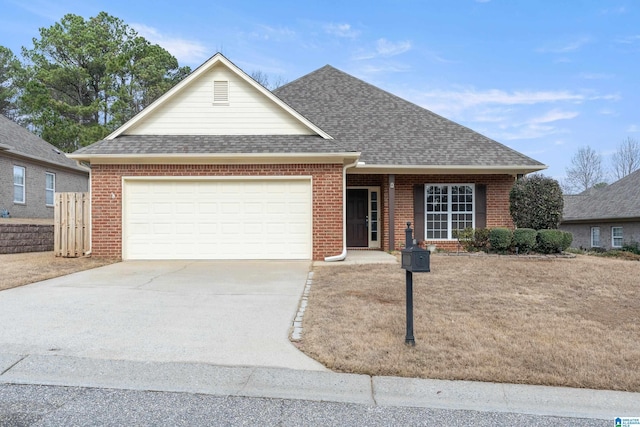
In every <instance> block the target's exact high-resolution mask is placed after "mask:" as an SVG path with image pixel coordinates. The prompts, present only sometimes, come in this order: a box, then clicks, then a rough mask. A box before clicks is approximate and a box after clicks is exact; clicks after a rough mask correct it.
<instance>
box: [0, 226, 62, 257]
mask: <svg viewBox="0 0 640 427" xmlns="http://www.w3.org/2000/svg"><path fill="white" fill-rule="evenodd" d="M52 250H53V225H41V224H0V254H17V253H22V252H46V251H52Z"/></svg>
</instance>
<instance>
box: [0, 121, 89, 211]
mask: <svg viewBox="0 0 640 427" xmlns="http://www.w3.org/2000/svg"><path fill="white" fill-rule="evenodd" d="M88 187H89V170H88V169H87V168H83V167H80V166H78V164H77V162H75V161H74V160H71V159H68V158H67V157H66V155H65V154H64V153H62V152H60V150H58V149H57V148H56V147H54V146H53V145H51V144H49V143H48V142H46V141H45V140H43V139H41V138H39V137H37V136H36V135H34V134H33V133H31V132H29V131H28V130H27V129H25V128H23V127H22V126H20V125H18V124H17V123H15V122H13V121H11V120H9V119H7V118H6V117H4V116H3V115H1V114H0V211H3V210H6V211H8V212H9V213H10V214H11V216H12V217H13V218H51V219H53V205H54V193H56V192H80V191H87V190H88Z"/></svg>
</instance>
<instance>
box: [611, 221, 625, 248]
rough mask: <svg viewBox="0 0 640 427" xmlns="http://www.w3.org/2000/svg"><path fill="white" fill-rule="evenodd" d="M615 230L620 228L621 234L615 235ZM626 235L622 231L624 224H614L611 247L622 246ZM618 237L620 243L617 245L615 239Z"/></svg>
mask: <svg viewBox="0 0 640 427" xmlns="http://www.w3.org/2000/svg"><path fill="white" fill-rule="evenodd" d="M614 230H620V235H619V236H615V235H614ZM623 238H624V235H623V233H622V226H619V225H617V226H613V227H611V247H612V248H621V247H622V246H623V245H624V241H623ZM616 239H620V244H619V245H616V244H615V241H616Z"/></svg>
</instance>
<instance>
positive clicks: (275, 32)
mask: <svg viewBox="0 0 640 427" xmlns="http://www.w3.org/2000/svg"><path fill="white" fill-rule="evenodd" d="M251 35H252V36H254V37H256V38H259V39H263V40H277V41H278V40H291V39H292V38H294V37H295V36H296V32H295V31H293V30H292V29H290V28H288V27H272V26H269V25H260V26H259V31H254V32H253V33H251Z"/></svg>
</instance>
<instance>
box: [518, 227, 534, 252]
mask: <svg viewBox="0 0 640 427" xmlns="http://www.w3.org/2000/svg"><path fill="white" fill-rule="evenodd" d="M537 237H538V232H537V231H536V230H534V229H533V228H517V229H515V230H514V231H513V246H515V247H517V248H518V252H524V253H526V252H529V251H531V250H532V249H533V248H535V247H536V243H537Z"/></svg>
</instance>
